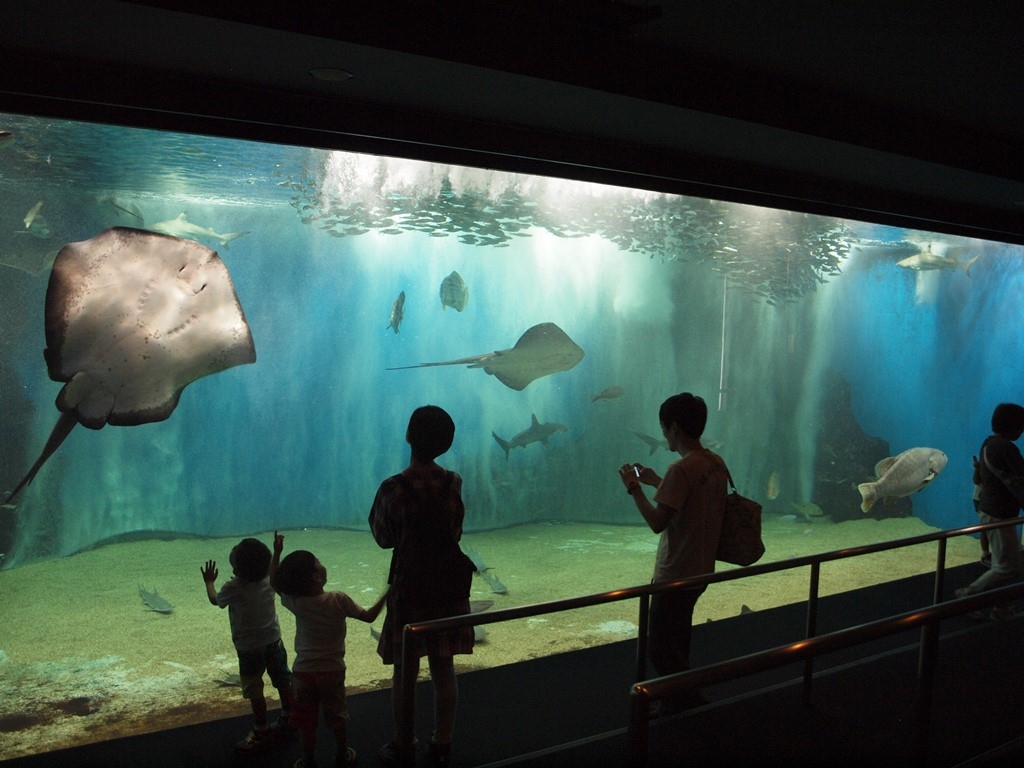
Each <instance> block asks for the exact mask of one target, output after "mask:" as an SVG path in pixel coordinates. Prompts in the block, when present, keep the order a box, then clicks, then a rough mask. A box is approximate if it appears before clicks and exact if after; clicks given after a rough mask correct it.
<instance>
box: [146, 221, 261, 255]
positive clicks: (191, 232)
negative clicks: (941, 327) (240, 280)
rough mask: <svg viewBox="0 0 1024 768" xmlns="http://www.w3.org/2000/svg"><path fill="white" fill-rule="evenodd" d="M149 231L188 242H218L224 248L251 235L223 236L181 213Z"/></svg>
mask: <svg viewBox="0 0 1024 768" xmlns="http://www.w3.org/2000/svg"><path fill="white" fill-rule="evenodd" d="M148 229H150V230H152V231H153V232H159V233H161V234H164V235H171V236H172V237H182V238H186V239H188V240H216V241H217V242H218V243H219V244H220V245H221V246H222V247H223V246H227V244H228V243H230V242H231V241H232V240H236V239H238V238H239V237H242V236H243V235H248V234H249V233H248V232H226V233H224V234H221V233H220V232H216V231H214V229H213V228H212V227H201V226H199V225H198V224H193V223H192V222H190V221H189V220H188V219H187V218H185V214H184V213H179V214H178V215H177V217H175V218H173V219H168V220H167V221H158V222H157V223H156V224H153V225H152V226H151V227H148Z"/></svg>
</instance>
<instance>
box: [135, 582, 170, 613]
mask: <svg viewBox="0 0 1024 768" xmlns="http://www.w3.org/2000/svg"><path fill="white" fill-rule="evenodd" d="M139 597H141V598H142V602H144V603H145V604H146V605H147V606H148V607H149V608H148V609H149V610H151V611H155V612H156V613H171V612H172V611H174V606H173V605H171V604H170V603H169V602H167V601H166V600H165V599H164V598H162V597H160V593H159V592H157V591H156V587H153V591H152V592H148V591H146V588H145V587H143V586H142V585H139Z"/></svg>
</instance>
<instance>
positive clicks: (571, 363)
mask: <svg viewBox="0 0 1024 768" xmlns="http://www.w3.org/2000/svg"><path fill="white" fill-rule="evenodd" d="M582 359H583V350H582V349H580V347H579V346H578V345H577V344H576V342H575V341H573V340H572V339H570V338H569V337H568V336H567V335H566V333H565V331H563V330H562V329H561V328H559V327H558V326H557V325H555V324H554V323H541V324H540V325H535V326H533V327H532V328H530V329H528V330H527V331H526V333H524V334H523V335H522V336H520V337H519V341H517V342H516V345H515V346H514V347H512V349H500V350H498V351H497V352H490V353H488V354H486V355H474V356H473V357H460V358H459V359H458V360H446V361H444V362H440V363H420V364H419V365H403V366H399V367H397V368H388V370H389V371H402V370H407V369H409V368H431V367H434V366H438V365H465V366H466V367H468V368H483V369H484V373H487V374H490V375H491V376H493V377H494V378H496V379H497V380H498V381H500V382H501V383H502V384H504V385H505V386H506V387H509V388H510V389H515V390H523V389H526V387H527V386H528V385H529V384H530V382H532V381H533V380H534V379H539V378H541V377H542V376H547V375H549V374H552V373H558V372H560V371H568V370H569V369H570V368H573V367H575V366H576V364H577V363H579V361H580V360H582Z"/></svg>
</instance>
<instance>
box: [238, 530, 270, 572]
mask: <svg viewBox="0 0 1024 768" xmlns="http://www.w3.org/2000/svg"><path fill="white" fill-rule="evenodd" d="M231 566H232V567H233V568H234V570H235V573H236V574H237V575H238V577H239V578H241V579H244V580H245V581H262V580H263V579H265V578H266V577H267V571H268V570H269V569H270V548H269V547H267V545H266V544H264V543H263V542H262V541H260V540H259V539H242V540H241V541H240V542H238V544H237V545H236V546H235V548H234V549H233V550H232V552H231Z"/></svg>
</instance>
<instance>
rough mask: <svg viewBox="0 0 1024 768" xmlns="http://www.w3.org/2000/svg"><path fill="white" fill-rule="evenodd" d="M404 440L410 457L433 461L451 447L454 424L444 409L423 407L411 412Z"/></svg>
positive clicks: (432, 406)
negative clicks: (410, 448) (409, 447)
mask: <svg viewBox="0 0 1024 768" xmlns="http://www.w3.org/2000/svg"><path fill="white" fill-rule="evenodd" d="M405 438H406V440H408V441H409V445H410V446H411V447H412V455H413V456H415V457H416V458H417V459H419V460H420V461H423V462H428V461H433V460H434V459H436V458H437V457H438V456H440V455H441V454H442V453H444V452H445V451H447V450H448V449H449V448H451V447H452V441H453V440H455V422H454V421H452V417H451V416H449V415H448V412H447V411H445V410H444V408H440V407H438V406H436V405H424V406H421V407H419V408H417V409H416V410H415V411H413V412H412V416H411V417H409V428H408V429H407V430H406V433H405Z"/></svg>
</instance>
